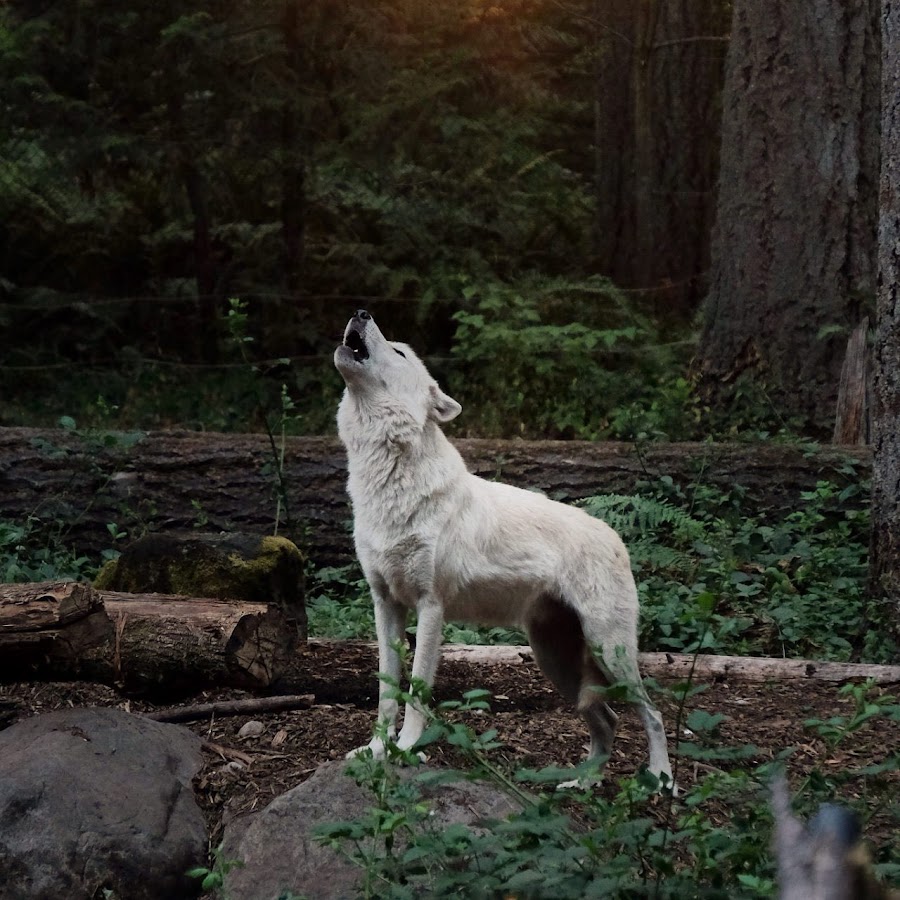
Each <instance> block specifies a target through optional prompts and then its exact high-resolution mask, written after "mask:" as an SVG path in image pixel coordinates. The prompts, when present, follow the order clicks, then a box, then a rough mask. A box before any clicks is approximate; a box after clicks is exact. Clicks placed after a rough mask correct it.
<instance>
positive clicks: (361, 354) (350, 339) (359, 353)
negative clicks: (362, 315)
mask: <svg viewBox="0 0 900 900" xmlns="http://www.w3.org/2000/svg"><path fill="white" fill-rule="evenodd" d="M344 346H345V347H349V348H350V349H351V350H352V351H353V358H354V359H355V360H356V362H360V363H361V362H362V361H363V360H364V359H368V358H369V351H368V349H367V348H366V342H365V341H364V340H363V337H362V335H361V334H360V333H359V332H358V331H351V332H350V333H349V334H348V335H347V337H345V338H344Z"/></svg>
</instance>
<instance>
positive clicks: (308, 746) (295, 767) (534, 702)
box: [0, 642, 900, 846]
mask: <svg viewBox="0 0 900 900" xmlns="http://www.w3.org/2000/svg"><path fill="white" fill-rule="evenodd" d="M376 670H377V660H376V655H375V652H374V650H373V649H372V648H371V647H369V646H366V645H361V644H356V643H352V642H335V643H334V644H332V645H315V646H310V648H309V649H308V650H306V651H305V652H304V653H303V654H302V656H301V657H300V659H299V660H298V666H297V671H296V673H295V674H294V675H293V676H292V677H291V678H289V679H288V680H287V682H286V683H285V685H283V688H284V692H286V693H313V694H315V696H316V703H315V705H314V706H313V707H312V708H311V709H304V710H298V711H296V712H278V713H271V714H262V715H256V716H254V718H256V719H258V720H260V721H262V722H263V725H264V730H263V732H262V734H261V735H259V736H258V737H253V738H239V737H238V731H239V729H240V728H241V726H242V725H244V724H245V723H246V722H247V721H248V719H249V717H230V718H220V719H215V720H212V721H209V720H207V721H204V722H197V723H193V724H191V725H189V726H188V727H190V728H191V729H192V730H193V731H194V732H196V733H197V734H198V735H200V736H201V737H202V738H203V739H204V740H206V741H208V742H210V744H216V745H219V749H218V750H216V749H214V748H212V747H207V749H206V750H205V754H204V755H205V758H206V766H205V767H204V769H203V771H202V772H201V774H200V776H199V778H198V782H197V788H198V795H199V798H200V802H201V804H202V806H203V809H204V811H205V813H206V816H207V818H208V821H209V825H210V829H211V832H212V846H216V844H217V843H218V839H219V837H220V836H221V830H222V827H223V824H224V823H225V822H227V821H228V820H229V819H230V818H232V817H233V816H235V815H237V814H239V813H242V812H245V811H248V810H253V809H259V808H261V807H263V806H265V805H266V804H267V803H268V802H269V801H270V800H271V799H272V798H273V797H275V796H277V795H278V794H280V793H282V792H284V791H286V790H288V789H290V788H291V787H293V786H295V785H297V784H298V783H300V782H301V781H303V780H305V779H306V778H308V777H309V775H310V774H312V772H313V771H314V770H315V768H316V767H317V766H318V765H320V764H321V763H323V762H325V761H327V760H331V759H338V758H340V757H342V756H343V755H344V754H345V753H346V751H348V750H350V749H352V748H354V747H357V746H360V745H361V744H364V743H366V742H367V741H368V739H369V737H370V731H371V728H372V724H373V720H374V708H375V697H376V693H377V681H376V677H375V674H374V673H375V672H376ZM473 687H483V688H487V689H488V690H490V691H491V692H492V693H493V694H494V697H493V700H492V702H491V712H490V713H480V714H477V713H476V714H469V721H470V722H471V724H472V725H473V726H474V727H475V728H476V729H478V730H479V731H485V730H487V729H488V728H496V729H497V730H498V732H499V739H500V741H502V743H503V748H502V749H501V750H499V751H497V754H498V756H497V758H498V759H499V760H502V761H504V762H505V763H506V764H508V765H509V767H510V768H511V769H514V768H517V767H521V766H530V767H540V766H544V765H563V766H565V765H571V764H574V763H576V762H578V761H579V760H580V759H582V758H583V756H584V752H585V749H586V739H587V734H586V730H585V728H584V726H583V725H582V722H581V720H580V719H579V718H578V716H577V715H576V714H575V713H574V712H573V711H572V710H571V709H570V708H568V707H567V705H566V704H565V703H564V702H563V701H562V700H561V699H560V698H559V697H558V696H557V694H556V693H555V691H554V690H553V689H552V688H551V687H550V685H549V684H548V683H547V682H546V681H545V679H544V678H543V676H542V675H541V673H540V672H539V671H538V669H537V667H536V666H535V665H534V664H533V663H530V662H529V663H524V664H521V665H512V664H501V665H494V666H484V665H480V666H476V665H472V664H469V663H460V662H448V663H446V664H444V665H443V666H442V667H441V670H440V672H439V675H438V680H437V684H436V686H435V699H436V700H438V701H440V700H443V699H456V698H459V697H460V696H461V694H462V693H463V692H464V691H467V690H469V689H471V688H473ZM240 696H246V695H242V694H241V692H239V691H224V690H223V691H213V692H205V693H203V694H202V695H198V696H194V697H191V698H183V702H184V703H197V702H207V701H210V700H224V699H232V698H235V697H240ZM895 702H896V701H895ZM90 705H101V706H117V707H120V708H124V709H128V710H130V711H132V712H144V711H150V710H152V709H155V708H158V707H161V706H169V705H172V704H171V698H170V700H169V702H165V703H160V704H153V703H150V702H148V701H147V700H143V699H139V698H131V699H129V698H125V697H123V696H121V695H120V694H118V693H117V692H116V691H115V690H113V689H112V688H109V687H105V686H102V685H96V684H89V683H85V682H72V683H60V682H53V683H30V682H23V683H17V684H6V685H0V727H3V725H4V724H10V722H11V721H14V720H15V718H16V717H25V716H28V715H33V714H36V713H40V712H45V711H48V710H51V709H58V708H60V707H66V706H90ZM660 708H661V710H662V713H663V716H664V718H665V721H666V725H667V728H668V730H669V738H670V746H671V745H672V744H673V743H674V740H673V738H674V729H675V723H676V717H677V709H676V708H675V705H674V704H673V703H671V702H666V700H665V699H663V700H661V701H660ZM690 709H703V710H706V711H708V712H710V713H722V714H724V715H725V716H726V717H727V718H726V719H725V721H724V722H723V723H722V725H721V726H720V728H719V733H718V735H717V736H716V742H717V743H719V744H721V745H725V746H742V745H745V744H753V745H755V746H756V748H758V752H757V753H756V754H755V755H754V756H753V757H752V758H750V759H747V760H744V761H742V762H741V763H740V765H741V766H742V767H752V766H755V765H757V764H759V763H763V762H766V761H768V760H772V759H774V758H775V757H776V756H777V755H778V754H780V753H781V752H782V751H784V750H785V749H786V748H789V747H793V748H795V752H794V753H793V755H792V756H791V757H790V759H789V761H788V767H789V770H790V775H791V780H792V781H796V780H797V779H799V778H801V777H802V776H803V775H804V774H806V773H807V772H808V771H810V769H812V768H817V769H819V771H821V772H823V773H825V774H826V775H827V774H829V773H832V772H838V771H841V770H845V769H857V768H860V767H862V766H866V765H870V764H874V763H878V762H882V761H883V760H884V759H885V758H886V757H888V756H890V755H892V754H893V755H896V754H900V723H898V722H885V721H882V720H878V721H877V722H875V723H869V724H868V725H866V726H864V727H863V728H862V729H861V730H860V731H859V732H857V733H856V734H853V735H850V736H848V737H847V738H846V740H844V741H842V742H841V744H840V745H839V747H838V748H837V750H835V751H829V750H828V748H827V746H826V744H825V743H824V741H822V740H821V739H820V738H819V737H817V736H816V733H815V732H814V731H813V730H811V729H809V728H806V727H804V724H803V723H804V721H805V720H806V719H809V718H819V719H827V718H828V717H830V716H834V715H849V714H851V712H852V710H853V703H852V700H851V699H849V698H847V697H842V696H840V694H839V686H836V685H833V684H827V683H819V682H815V681H813V680H809V679H808V680H803V681H790V682H782V683H775V682H771V683H764V684H751V683H747V682H737V681H735V682H720V683H715V684H711V685H709V686H708V688H707V689H706V690H704V691H702V692H700V693H698V694H696V695H695V696H694V697H693V698H692V699H690V700H689V701H688V709H686V710H685V711H684V712H683V713H682V716H686V715H687V713H688V712H689V710H690ZM4 710H6V712H5V713H4ZM620 712H621V713H622V715H621V718H620V722H619V732H618V736H617V738H616V745H615V748H614V752H613V755H612V758H611V760H610V763H609V767H608V770H607V771H608V773H609V774H610V775H611V776H613V778H614V777H618V776H620V775H625V774H629V773H631V772H633V771H634V770H635V768H636V767H637V766H638V765H640V764H641V763H642V762H643V761H644V760H645V758H646V744H645V739H644V734H643V731H642V729H641V726H640V722H639V720H638V717H637V716H636V715H635V714H633V713H632V712H631V711H630V710H621V711H620ZM4 719H5V721H4ZM681 732H682V734H681V738H682V739H686V738H687V737H689V736H688V735H685V733H684V726H683V724H682V725H681ZM233 751H237V755H233V753H232V752H233ZM235 759H237V760H238V761H243V762H246V763H247V764H246V765H236V764H235ZM459 762H460V760H459V759H455V758H454V757H453V754H452V750H451V748H445V747H441V746H437V747H434V748H432V752H431V760H430V762H429V765H442V764H457V763H459ZM673 763H675V764H677V771H676V778H677V780H678V782H679V784H680V785H682V786H683V787H688V786H690V784H691V783H692V782H693V781H694V780H695V779H696V778H697V777H698V776H702V775H704V774H706V773H707V772H709V771H711V769H712V766H710V765H709V764H700V763H695V762H693V761H690V760H687V759H682V760H681V761H680V762H676V761H675V760H673ZM716 765H718V764H716ZM613 778H608V779H607V782H606V785H605V786H602V787H601V788H600V790H611V787H610V785H611V783H612V780H613ZM887 778H888V780H889V782H892V787H891V790H892V791H893V793H894V796H896V791H897V787H898V785H900V772H896V771H895V772H893V773H891V775H889V776H887ZM860 784H861V783H860ZM856 786H858V785H857V783H856V782H851V784H850V785H847V786H845V787H843V788H842V790H843V791H844V796H845V797H847V798H849V797H850V796H852V793H853V792H854V790H855V788H856ZM713 815H714V817H716V818H718V817H719V816H722V817H725V816H726V815H727V810H725V809H722V810H718V811H716V810H715V809H714V810H713ZM890 828H891V824H890V822H889V821H888V820H887V817H885V818H884V819H881V818H878V817H876V819H875V820H873V822H871V823H870V824H869V826H868V837H869V839H870V840H871V841H872V842H873V843H874V844H876V845H879V844H889V843H891V842H893V840H895V835H894V834H892V833H891V832H890Z"/></svg>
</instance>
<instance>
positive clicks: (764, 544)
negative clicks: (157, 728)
mask: <svg viewBox="0 0 900 900" xmlns="http://www.w3.org/2000/svg"><path fill="white" fill-rule="evenodd" d="M583 506H584V508H585V509H586V510H587V511H588V512H589V513H591V514H592V515H596V516H598V517H600V518H602V519H604V520H605V521H607V522H608V523H609V524H610V525H612V527H613V528H615V529H616V530H617V531H618V532H619V533H620V534H621V535H622V537H623V539H624V541H625V543H626V545H627V546H628V548H629V551H630V554H631V561H632V567H633V568H634V571H635V575H636V579H637V583H638V590H639V593H640V598H641V645H642V647H643V648H644V649H646V650H659V651H674V652H680V653H692V652H694V651H697V650H700V651H702V652H707V653H721V654H730V655H765V656H788V657H808V658H812V659H827V660H848V659H856V658H860V659H863V660H867V661H870V662H887V661H890V660H892V659H896V654H897V647H896V646H895V645H894V644H893V643H892V641H891V640H890V638H889V637H888V634H889V629H888V628H886V627H884V628H882V627H880V623H881V621H882V617H883V616H884V615H885V614H886V612H887V611H886V610H882V609H880V608H879V607H878V606H877V605H875V604H873V603H872V602H871V601H870V600H869V598H868V597H867V594H866V577H867V559H868V539H869V527H870V524H869V512H868V490H867V486H866V485H864V484H860V483H859V482H858V481H853V480H852V479H851V481H850V483H849V485H848V486H846V487H838V486H837V485H836V484H834V483H832V482H830V481H824V480H823V481H820V482H819V483H818V484H817V485H816V486H815V488H814V489H813V490H810V491H807V492H804V493H802V494H801V496H800V503H799V504H798V506H797V508H796V509H794V510H792V511H790V512H787V513H784V514H781V515H773V514H772V513H766V511H759V510H752V509H749V508H748V506H749V504H748V503H747V502H746V501H745V492H744V491H743V490H742V489H741V488H740V487H739V486H735V487H733V488H731V489H730V490H727V491H725V490H721V489H718V488H714V487H710V486H708V485H694V486H693V487H691V488H690V489H685V488H682V487H680V486H678V485H676V484H675V483H674V482H673V481H672V480H671V479H669V478H662V479H659V480H657V481H654V482H652V483H648V484H647V485H646V486H644V487H643V488H642V489H641V490H640V491H639V492H637V493H635V494H630V495H611V494H606V495H598V496H595V497H592V498H590V499H588V500H586V501H584V502H583ZM307 602H308V607H309V613H310V628H311V631H312V633H313V634H316V635H319V636H329V637H337V638H372V637H373V636H374V622H373V618H372V612H371V601H370V599H369V595H368V589H367V587H366V583H365V580H364V579H363V577H362V574H361V573H360V572H359V569H358V568H357V567H356V566H349V567H345V568H340V569H336V568H329V569H321V570H319V571H318V572H317V573H316V574H315V577H314V578H313V579H312V582H311V589H310V592H309V596H308V601H307ZM445 639H446V640H448V641H454V642H461V643H522V642H523V641H524V637H523V635H522V634H521V633H520V632H517V631H515V630H512V629H498V628H491V629H480V628H474V627H461V626H458V625H453V624H451V625H448V626H447V627H446V630H445Z"/></svg>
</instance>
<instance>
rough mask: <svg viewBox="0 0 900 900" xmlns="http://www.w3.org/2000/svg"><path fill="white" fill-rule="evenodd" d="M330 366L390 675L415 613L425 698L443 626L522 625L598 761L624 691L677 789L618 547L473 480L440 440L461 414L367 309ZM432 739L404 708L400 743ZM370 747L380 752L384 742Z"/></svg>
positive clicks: (388, 704) (593, 523)
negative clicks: (607, 688)
mask: <svg viewBox="0 0 900 900" xmlns="http://www.w3.org/2000/svg"><path fill="white" fill-rule="evenodd" d="M334 362H335V366H336V367H337V368H338V370H339V371H340V373H341V375H342V376H343V378H344V381H345V383H346V386H347V389H346V391H345V392H344V396H343V399H342V400H341V404H340V408H339V410H338V432H339V434H340V436H341V440H342V441H343V442H344V445H345V446H346V448H347V459H348V468H349V481H348V488H349V492H350V498H351V500H352V502H353V514H354V539H355V542H356V551H357V554H358V556H359V561H360V563H361V565H362V568H363V572H364V573H365V576H366V579H367V580H368V582H369V586H370V588H371V591H372V600H373V602H374V605H375V622H376V626H377V631H378V650H379V663H380V667H381V671H382V672H383V673H385V674H387V675H389V676H391V678H392V679H394V680H395V681H399V679H400V660H399V658H398V654H397V652H396V649H395V648H396V646H397V645H398V644H399V642H400V641H401V639H402V637H403V631H404V626H405V622H406V615H407V612H408V611H409V610H416V612H417V613H418V627H417V631H416V650H415V656H414V659H413V666H412V675H413V677H414V678H421V679H422V680H423V681H425V682H426V683H427V684H429V685H430V684H431V683H432V682H433V679H434V674H435V670H436V668H437V664H438V658H439V654H440V643H441V632H442V626H443V624H444V620H445V619H450V620H463V621H466V622H478V623H481V624H491V625H499V624H502V625H510V626H519V627H522V628H524V629H525V631H526V632H527V634H528V638H529V641H530V643H531V646H532V649H533V650H534V655H535V659H536V660H537V662H538V664H539V665H540V667H541V669H542V670H543V671H544V673H545V674H546V675H547V677H548V678H549V679H550V680H551V681H552V682H553V683H554V684H555V685H556V687H557V688H558V689H559V690H560V691H561V692H562V694H563V695H564V696H565V697H567V698H568V699H569V700H571V701H572V702H573V703H574V704H575V705H576V706H577V708H578V710H579V711H580V712H581V713H582V715H583V716H584V718H585V719H586V721H587V724H588V728H589V730H590V735H591V751H590V752H591V755H592V756H597V755H605V754H607V753H609V750H610V747H611V745H612V740H613V737H614V734H615V724H616V715H615V713H613V711H612V710H611V709H610V708H609V707H608V706H607V705H606V703H604V701H603V700H602V698H601V696H600V695H599V693H598V691H597V690H596V688H597V687H598V686H600V685H604V684H608V683H610V682H612V681H616V682H625V683H627V684H628V685H629V687H630V692H631V697H632V699H633V701H634V703H635V705H636V706H637V708H638V709H639V711H640V713H641V717H642V719H643V723H644V727H645V729H646V732H647V738H648V741H649V745H650V768H651V770H652V771H653V772H654V773H655V774H657V775H665V776H667V777H668V779H669V780H670V782H671V777H672V770H671V767H670V765H669V757H668V752H667V749H666V736H665V730H664V728H663V723H662V717H661V716H660V714H659V712H658V711H657V709H656V708H655V707H654V706H653V704H652V703H651V701H650V699H649V698H648V696H647V694H646V692H645V691H644V688H643V685H642V684H641V679H640V673H639V671H638V664H637V620H638V597H637V591H636V589H635V584H634V578H633V576H632V574H631V567H630V564H629V560H628V553H627V551H626V549H625V547H624V545H623V544H622V541H621V540H620V539H619V536H618V535H617V534H616V533H615V532H614V531H613V530H612V529H611V528H610V527H609V526H608V525H606V524H604V523H603V522H601V521H599V520H597V519H594V518H592V517H591V516H589V515H588V514H587V513H585V512H583V511H582V510H579V509H576V508H573V507H570V506H565V505H563V504H562V503H557V502H555V501H553V500H549V499H548V498H547V497H544V496H543V495H541V494H536V493H532V492H530V491H526V490H521V489H520V488H515V487H512V486H510V485H506V484H500V483H497V482H493V481H485V480H484V479H482V478H478V477H477V476H475V475H472V474H471V473H469V472H468V471H467V469H466V466H465V464H464V463H463V461H462V458H461V457H460V455H459V453H458V452H457V450H456V448H455V447H454V446H453V445H452V444H451V443H450V442H449V441H448V440H447V438H446V437H445V436H444V433H443V432H442V431H441V428H440V426H441V425H442V424H444V423H445V422H449V421H450V420H451V419H454V418H455V417H456V416H457V415H459V413H460V411H461V407H460V405H459V404H458V403H457V402H456V401H455V400H453V399H452V398H451V397H449V396H447V394H445V393H444V392H443V391H442V390H441V389H440V388H439V387H438V385H437V382H435V380H434V379H433V378H432V377H431V376H430V375H429V373H428V370H427V369H426V368H425V366H424V364H423V363H422V362H421V361H420V360H419V358H418V357H417V356H416V355H415V353H413V351H412V350H411V349H410V348H409V347H408V346H407V345H406V344H398V343H393V342H389V341H387V340H386V339H385V337H384V336H383V335H382V333H381V331H380V330H379V329H378V326H377V325H376V324H375V321H374V320H373V319H372V318H371V316H369V314H368V313H366V312H365V311H364V310H360V311H358V312H357V314H356V315H355V316H354V317H353V318H352V319H351V320H350V322H349V323H348V325H347V329H346V331H345V333H344V343H343V344H342V345H341V346H340V347H338V348H337V350H336V351H335V355H334ZM591 647H594V648H596V649H597V650H598V651H599V653H600V655H601V656H602V662H600V661H599V657H597V656H595V654H593V653H592V652H591ZM397 714H398V708H397V702H396V700H393V699H391V697H390V696H389V689H387V688H386V686H385V685H384V684H383V683H382V688H381V699H380V702H379V719H380V721H381V722H382V723H383V725H384V726H385V727H386V729H387V733H388V734H389V735H390V736H391V737H393V736H394V735H395V733H396V732H395V725H396V720H397ZM424 725H425V717H424V715H423V713H422V711H421V710H420V709H418V708H416V706H415V705H414V704H410V705H407V707H406V711H405V715H404V719H403V728H402V730H401V731H400V735H399V737H398V738H397V744H398V745H399V746H400V747H401V748H404V749H406V748H409V747H411V746H412V745H413V744H415V742H416V741H417V740H418V738H419V737H420V736H421V734H422V731H423V729H424ZM369 746H370V747H371V748H372V750H373V751H374V752H375V753H376V754H381V753H383V752H384V746H383V744H382V742H381V741H380V739H379V738H378V737H377V736H376V737H375V738H373V740H372V742H371V744H369Z"/></svg>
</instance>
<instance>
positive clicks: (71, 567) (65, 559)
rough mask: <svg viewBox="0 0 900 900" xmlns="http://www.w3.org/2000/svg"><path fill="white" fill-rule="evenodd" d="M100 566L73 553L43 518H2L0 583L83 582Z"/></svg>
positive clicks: (0, 520)
mask: <svg viewBox="0 0 900 900" xmlns="http://www.w3.org/2000/svg"><path fill="white" fill-rule="evenodd" d="M97 569H98V565H97V562H96V560H92V559H91V558H90V557H87V556H82V555H77V554H75V553H73V552H72V551H71V550H70V549H68V548H67V547H66V546H65V544H64V542H63V541H62V540H60V537H59V535H58V533H55V530H54V529H53V528H52V527H51V528H50V529H46V528H45V527H44V524H43V523H42V522H41V521H40V520H38V519H36V518H29V519H28V520H27V521H26V522H25V523H18V522H9V521H6V520H2V519H0V582H2V583H4V584H10V583H15V582H22V583H24V582H28V581H56V580H60V581H64V580H71V581H79V580H81V579H83V578H90V577H92V576H93V575H95V574H96V572H97Z"/></svg>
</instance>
